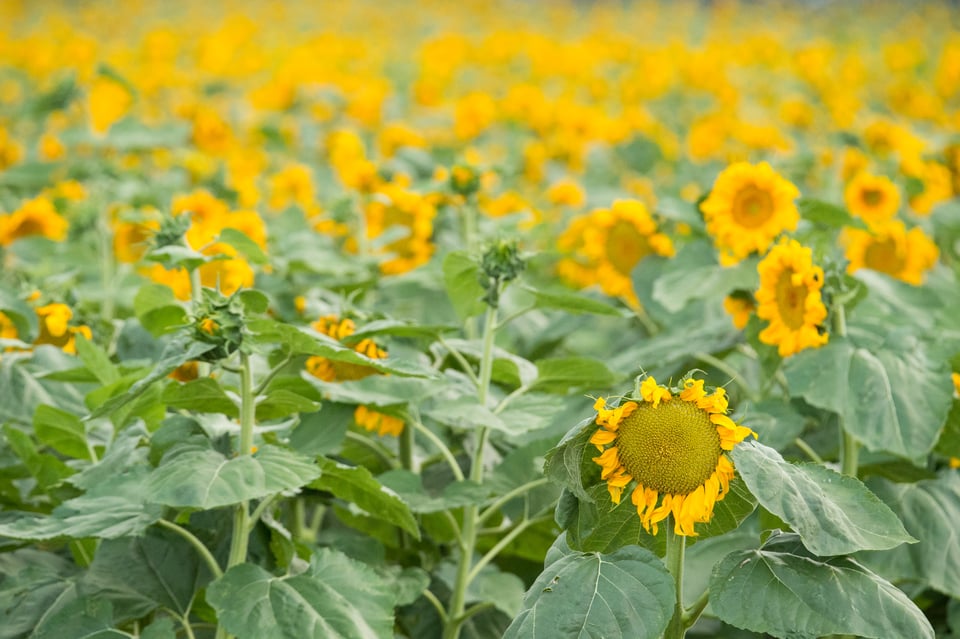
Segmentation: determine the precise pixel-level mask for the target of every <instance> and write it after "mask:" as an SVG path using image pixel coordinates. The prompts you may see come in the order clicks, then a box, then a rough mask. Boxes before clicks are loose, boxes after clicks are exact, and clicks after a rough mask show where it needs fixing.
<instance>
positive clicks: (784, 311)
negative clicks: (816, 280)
mask: <svg viewBox="0 0 960 639" xmlns="http://www.w3.org/2000/svg"><path fill="white" fill-rule="evenodd" d="M792 278H793V271H790V270H785V271H784V272H783V273H781V274H780V279H778V280H777V311H779V313H780V319H781V320H782V321H783V323H784V324H786V325H787V326H788V327H789V328H791V329H794V330H796V329H798V328H800V327H801V326H803V317H804V311H805V306H806V300H807V294H808V293H809V291H808V290H807V287H806V285H805V284H797V285H794V284H793V282H792Z"/></svg>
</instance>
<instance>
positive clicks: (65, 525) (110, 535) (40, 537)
mask: <svg viewBox="0 0 960 639" xmlns="http://www.w3.org/2000/svg"><path fill="white" fill-rule="evenodd" d="M143 475H144V469H142V468H139V469H136V470H133V471H131V472H129V473H127V474H126V475H122V476H118V477H116V478H114V480H113V481H112V482H110V483H108V484H104V485H100V486H97V487H95V488H93V489H91V490H90V491H88V492H87V493H86V494H85V495H81V496H80V497H76V498H74V499H70V500H67V501H65V502H63V503H62V504H60V505H59V506H57V507H56V508H54V509H53V512H52V513H50V515H49V516H41V515H34V514H24V515H23V516H21V517H18V518H17V519H14V520H13V521H10V522H6V523H0V537H11V538H13V539H23V540H29V541H44V540H48V539H83V538H84V537H97V538H101V539H116V538H117V537H126V536H131V535H140V534H142V533H143V531H144V530H145V529H146V528H147V527H148V526H149V525H150V524H152V523H153V522H155V521H156V520H157V519H159V518H160V515H161V512H162V510H163V509H162V508H161V507H160V506H158V505H156V504H152V503H149V502H147V500H146V499H145V498H144V497H143V494H142V486H143Z"/></svg>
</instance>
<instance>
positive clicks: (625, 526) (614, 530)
mask: <svg viewBox="0 0 960 639" xmlns="http://www.w3.org/2000/svg"><path fill="white" fill-rule="evenodd" d="M588 492H589V494H590V496H591V498H592V499H593V500H594V501H593V502H589V501H585V500H579V499H577V498H576V497H575V496H572V495H571V496H570V497H568V498H567V499H571V498H572V500H573V501H571V502H569V506H570V507H571V508H572V510H571V511H570V512H568V513H566V514H565V515H564V521H561V522H560V524H561V526H563V527H565V528H566V529H567V537H566V540H567V543H568V544H569V545H570V547H571V548H574V549H576V550H580V551H582V552H599V553H606V554H609V553H611V552H614V551H616V550H619V549H620V548H624V547H628V546H640V547H643V548H646V549H648V550H651V551H653V552H655V553H657V554H659V555H662V554H663V553H664V542H663V538H664V536H663V535H660V536H659V537H655V536H653V535H651V534H650V533H648V532H647V531H646V530H644V528H643V525H641V523H640V517H639V516H638V515H637V507H636V506H634V505H633V503H631V501H630V495H629V492H628V493H626V494H625V495H624V499H621V500H620V503H619V504H614V503H613V502H612V501H611V500H610V494H609V493H608V492H607V487H606V484H603V485H596V486H593V487H592V488H591V489H590V490H589V491H588Z"/></svg>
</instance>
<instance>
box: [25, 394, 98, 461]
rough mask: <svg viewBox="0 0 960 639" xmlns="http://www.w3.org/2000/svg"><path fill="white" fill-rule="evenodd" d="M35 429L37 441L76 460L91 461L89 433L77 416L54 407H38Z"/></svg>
mask: <svg viewBox="0 0 960 639" xmlns="http://www.w3.org/2000/svg"><path fill="white" fill-rule="evenodd" d="M33 429H34V432H35V433H36V434H37V439H38V440H39V441H40V443H42V444H46V445H47V446H49V447H50V448H52V449H54V450H55V451H57V452H58V453H61V454H63V455H66V456H67V457H73V458H74V459H87V460H89V459H90V449H89V448H87V433H86V431H85V430H84V427H83V422H82V421H80V418H79V417H77V416H76V415H72V414H71V413H68V412H67V411H65V410H60V409H59V408H54V407H53V406H47V405H40V406H37V410H36V412H35V413H34V414H33Z"/></svg>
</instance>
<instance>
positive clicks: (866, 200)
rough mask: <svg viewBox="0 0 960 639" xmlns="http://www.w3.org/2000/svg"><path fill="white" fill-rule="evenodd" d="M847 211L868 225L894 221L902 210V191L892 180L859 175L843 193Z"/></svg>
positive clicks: (863, 174) (865, 174)
mask: <svg viewBox="0 0 960 639" xmlns="http://www.w3.org/2000/svg"><path fill="white" fill-rule="evenodd" d="M843 199H844V201H845V202H846V204H847V209H848V210H849V211H850V212H851V213H852V214H853V215H855V216H857V217H859V218H860V219H862V220H863V221H865V222H866V223H867V224H871V225H873V224H877V223H882V222H886V221H887V220H890V219H892V218H893V217H894V216H895V215H896V214H897V210H898V209H899V208H900V191H898V190H897V186H896V185H895V184H894V183H893V182H891V181H890V178H888V177H885V176H882V175H871V174H870V173H858V174H857V175H856V176H854V178H853V179H852V180H850V182H849V184H847V188H846V189H845V190H844V192H843Z"/></svg>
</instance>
